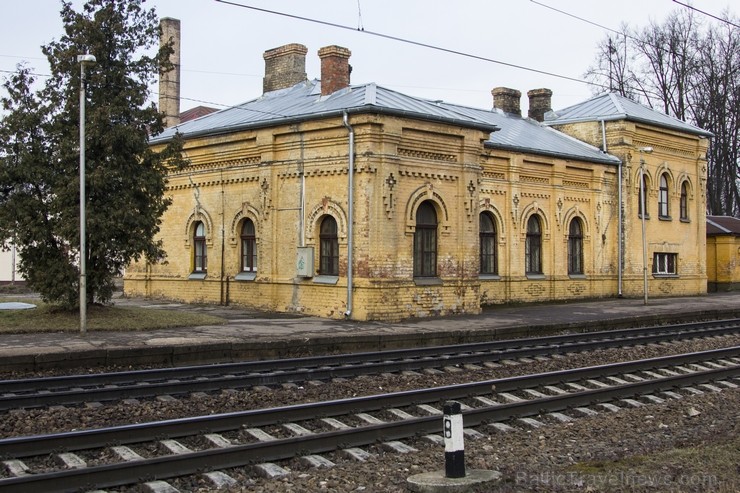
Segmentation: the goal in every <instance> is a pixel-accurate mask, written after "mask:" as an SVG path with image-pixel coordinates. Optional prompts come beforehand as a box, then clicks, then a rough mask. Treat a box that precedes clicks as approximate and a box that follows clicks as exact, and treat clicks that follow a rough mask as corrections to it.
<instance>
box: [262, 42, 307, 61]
mask: <svg viewBox="0 0 740 493" xmlns="http://www.w3.org/2000/svg"><path fill="white" fill-rule="evenodd" d="M306 53H308V48H306V47H305V46H304V45H302V44H300V43H290V44H287V45H283V46H278V47H277V48H272V49H270V50H267V51H265V53H264V54H263V55H262V58H264V59H265V60H270V59H272V58H277V57H279V56H284V55H292V54H295V55H305V54H306Z"/></svg>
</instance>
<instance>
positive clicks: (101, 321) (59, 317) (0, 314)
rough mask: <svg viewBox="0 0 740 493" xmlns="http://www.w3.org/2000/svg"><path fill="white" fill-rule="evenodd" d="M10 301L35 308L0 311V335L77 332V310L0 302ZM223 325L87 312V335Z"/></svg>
mask: <svg viewBox="0 0 740 493" xmlns="http://www.w3.org/2000/svg"><path fill="white" fill-rule="evenodd" d="M10 301H18V302H22V303H33V304H35V305H37V306H36V308H32V309H28V310H0V334H19V333H34V332H76V331H79V330H80V315H79V311H77V310H74V311H69V310H61V309H59V308H58V307H55V306H52V305H47V304H44V303H42V302H40V301H39V300H38V299H28V298H13V297H5V298H0V302H10ZM224 323H226V320H225V319H223V318H220V317H214V316H212V315H206V314H201V313H191V312H181V311H173V310H158V309H153V308H139V307H117V306H98V305H93V306H90V307H88V309H87V328H88V330H89V331H106V330H108V331H113V330H128V331H132V330H151V329H167V328H173V327H191V326H196V325H222V324H224Z"/></svg>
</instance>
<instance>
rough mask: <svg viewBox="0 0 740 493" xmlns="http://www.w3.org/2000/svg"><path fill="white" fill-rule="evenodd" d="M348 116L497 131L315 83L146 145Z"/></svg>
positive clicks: (422, 106)
mask: <svg viewBox="0 0 740 493" xmlns="http://www.w3.org/2000/svg"><path fill="white" fill-rule="evenodd" d="M344 111H347V112H348V113H358V112H376V113H390V114H397V115H401V116H406V117H410V118H419V119H423V120H432V121H443V122H448V123H452V124H455V125H460V126H463V127H469V128H478V129H481V130H484V131H488V132H494V131H496V130H498V128H497V127H496V126H495V125H493V124H491V123H490V122H488V121H485V120H479V119H476V118H474V117H467V116H463V115H461V114H460V113H457V112H453V111H450V110H449V109H448V108H445V107H444V106H442V105H440V104H438V103H437V102H435V101H429V100H426V99H421V98H415V97H412V96H407V95H405V94H401V93H399V92H395V91H392V90H390V89H386V88H383V87H380V86H377V85H375V84H364V85H359V86H351V87H347V88H345V89H342V90H339V91H336V92H334V93H333V94H330V95H327V96H322V95H321V85H320V82H319V81H317V80H313V81H306V82H301V83H299V84H296V85H294V86H292V87H289V88H287V89H280V90H277V91H272V92H268V93H265V94H263V95H262V96H261V97H259V98H257V99H254V100H252V101H248V102H246V103H243V104H239V105H236V106H233V107H231V108H227V109H225V110H221V111H217V112H215V113H211V114H209V115H206V116H204V117H202V118H198V119H196V120H191V121H188V122H184V123H181V124H180V125H176V126H174V127H170V128H167V129H165V131H164V132H162V133H161V134H159V135H157V136H154V137H152V139H151V140H150V142H152V143H158V142H164V141H167V140H169V139H171V138H172V137H174V135H175V133H176V132H179V133H180V134H181V135H182V136H183V137H184V138H186V139H187V138H189V137H196V136H201V135H212V134H223V133H227V132H233V131H236V130H243V129H247V128H259V127H265V126H272V125H280V124H285V123H291V122H294V121H305V120H311V119H318V118H325V117H329V116H334V115H341V114H342V113H343V112H344Z"/></svg>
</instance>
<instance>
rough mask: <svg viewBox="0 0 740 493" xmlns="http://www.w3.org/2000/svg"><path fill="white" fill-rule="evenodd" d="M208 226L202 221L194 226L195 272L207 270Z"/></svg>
mask: <svg viewBox="0 0 740 493" xmlns="http://www.w3.org/2000/svg"><path fill="white" fill-rule="evenodd" d="M207 270H208V252H207V250H206V227H205V226H204V225H203V223H202V222H201V221H198V222H197V223H195V227H194V228H193V272H207Z"/></svg>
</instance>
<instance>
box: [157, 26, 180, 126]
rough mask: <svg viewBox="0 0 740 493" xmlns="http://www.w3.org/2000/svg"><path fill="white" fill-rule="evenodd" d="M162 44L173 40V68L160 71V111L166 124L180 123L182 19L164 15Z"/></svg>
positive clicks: (171, 58) (161, 27) (160, 40)
mask: <svg viewBox="0 0 740 493" xmlns="http://www.w3.org/2000/svg"><path fill="white" fill-rule="evenodd" d="M159 27H160V31H161V37H160V39H159V43H160V46H164V45H165V44H167V43H169V42H172V50H173V53H172V54H171V55H170V62H171V63H172V65H173V68H172V70H170V71H168V72H162V71H160V72H159V111H160V112H162V113H164V126H165V127H172V126H175V125H178V124H179V123H180V20H179V19H173V18H171V17H163V18H162V19H161V20H160V21H159Z"/></svg>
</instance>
